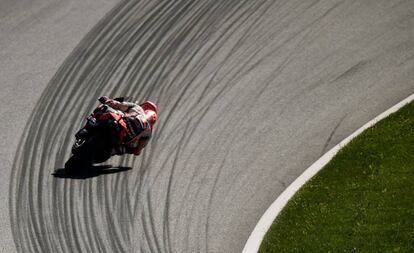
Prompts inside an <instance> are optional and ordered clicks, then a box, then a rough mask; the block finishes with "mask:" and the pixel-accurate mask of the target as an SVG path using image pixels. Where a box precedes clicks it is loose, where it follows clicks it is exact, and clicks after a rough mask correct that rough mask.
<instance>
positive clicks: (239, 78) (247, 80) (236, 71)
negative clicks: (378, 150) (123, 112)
mask: <svg viewBox="0 0 414 253" xmlns="http://www.w3.org/2000/svg"><path fill="white" fill-rule="evenodd" d="M357 7H358V6H352V5H351V7H350V6H349V5H346V4H345V1H339V0H338V1H333V2H332V1H310V2H303V1H299V0H294V1H266V0H258V1H249V0H230V1H218V0H206V1H191V0H178V1H149V0H142V1H124V2H121V3H120V4H119V5H118V6H116V7H115V8H114V9H113V10H112V11H111V12H110V13H108V14H107V16H106V17H105V18H104V19H102V20H101V22H99V23H98V24H97V25H96V26H95V27H94V29H93V30H92V31H91V32H90V33H89V34H88V35H87V36H86V37H85V38H84V39H83V40H82V41H81V42H80V44H79V45H78V47H77V48H76V49H75V50H74V51H73V52H72V54H71V55H70V56H69V57H68V58H67V60H66V61H65V63H64V64H63V65H62V66H61V67H60V68H59V70H58V72H57V73H56V75H55V76H54V77H53V79H52V80H51V81H50V83H49V85H48V88H47V89H46V90H45V91H44V93H43V96H42V98H41V100H40V101H39V102H38V103H37V105H36V108H35V110H34V112H33V115H32V116H31V118H30V121H29V123H28V125H27V131H26V132H25V133H24V135H23V136H22V139H21V141H20V145H19V146H20V148H19V150H18V152H17V154H16V157H15V162H14V165H13V175H12V177H11V182H10V193H11V195H10V196H11V197H10V199H9V201H10V207H11V210H10V217H11V222H12V224H16V225H15V226H14V227H13V237H14V240H15V243H16V245H17V247H18V251H19V252H108V253H109V252H137V251H141V252H216V251H219V249H222V248H221V245H235V243H234V242H229V241H228V240H227V239H228V238H232V235H229V234H226V233H225V232H226V229H227V228H229V227H231V226H230V224H232V223H233V222H234V219H235V216H236V215H235V212H236V211H238V210H237V207H235V206H231V205H233V204H230V203H234V199H236V198H237V196H238V195H239V194H240V192H242V191H243V190H244V188H245V185H246V184H247V182H248V179H249V176H250V175H251V174H248V172H249V171H248V169H249V168H251V167H252V166H253V164H254V163H255V162H256V158H252V157H250V158H249V156H247V154H248V149H249V148H250V147H246V142H245V141H243V138H246V137H248V134H249V133H254V134H253V135H254V137H258V138H263V136H260V135H259V133H258V132H257V129H256V128H257V126H256V125H254V124H252V125H251V126H247V127H241V126H240V124H241V123H242V122H246V121H250V120H251V121H253V122H254V121H260V120H261V119H262V117H263V116H260V114H257V113H256V112H258V110H257V108H256V103H261V100H263V98H264V97H266V96H269V94H272V93H273V94H275V96H274V97H273V100H272V101H270V102H269V103H274V104H275V105H281V104H283V103H280V101H286V103H287V104H289V103H290V101H291V99H292V94H293V98H295V97H300V96H303V91H302V92H301V91H298V92H292V93H287V94H290V96H288V97H285V96H286V91H289V89H295V88H294V87H295V86H292V87H290V86H284V90H283V91H284V92H285V95H284V94H283V93H279V90H280V89H282V88H283V86H282V84H285V83H286V82H289V81H290V82H298V83H303V86H304V87H303V90H305V91H309V90H310V91H312V90H314V89H315V88H316V87H319V85H320V84H318V82H316V81H315V80H322V81H324V79H323V78H325V79H326V80H327V81H326V82H336V81H338V80H333V79H332V80H333V81H332V80H330V79H329V77H328V78H327V77H326V76H323V77H322V79H318V78H317V77H319V78H320V76H321V75H322V74H323V72H322V70H320V69H321V68H323V66H324V65H323V63H324V62H323V61H322V63H319V65H317V63H315V65H317V66H315V68H318V67H319V70H320V71H319V72H318V73H317V74H315V75H314V76H311V78H312V81H311V82H305V80H306V79H307V78H308V77H309V75H310V74H308V73H306V72H305V73H304V74H301V73H300V74H296V73H295V74H294V75H292V77H289V78H287V77H286V71H287V70H288V69H292V68H295V67H297V66H296V65H295V64H298V62H300V61H301V60H302V59H303V55H304V54H305V50H307V47H306V46H307V45H308V44H314V43H317V38H319V36H318V37H317V36H316V35H315V32H316V33H318V34H319V33H321V34H323V33H324V31H325V30H324V29H326V27H328V26H329V24H328V23H327V21H326V20H328V21H329V20H330V16H334V15H337V13H339V12H341V11H343V10H344V9H346V10H347V11H350V10H352V9H355V8H357ZM328 17H329V18H328ZM331 56H332V52H331ZM326 58H328V56H326ZM355 64H357V62H350V64H349V65H348V66H354V65H355ZM344 71H346V69H343V71H342V72H341V70H339V71H338V74H341V73H344ZM361 71H365V69H362V70H361ZM320 73H322V74H320ZM349 73H350V75H353V74H355V73H354V72H349ZM253 77H255V78H253ZM339 81H341V80H339ZM285 85H286V84H285ZM104 94H106V95H109V96H116V95H128V96H131V97H133V98H135V99H137V100H143V99H151V100H154V101H156V102H157V103H158V104H159V108H160V120H159V125H158V126H157V128H156V130H155V135H154V138H153V139H152V140H151V144H150V145H149V147H147V148H146V150H145V152H143V154H142V155H141V156H140V157H138V158H134V157H131V156H128V157H122V158H113V159H111V160H110V161H109V163H110V164H113V165H120V166H129V167H132V168H133V170H131V171H127V172H123V173H118V174H111V175H101V176H99V177H95V178H91V179H86V180H63V179H55V178H53V177H51V176H50V173H51V171H52V170H53V169H56V168H59V167H61V166H63V164H64V162H65V159H67V158H68V154H69V151H70V146H71V144H72V141H73V137H72V136H73V133H74V132H75V131H76V130H77V129H78V128H79V127H80V126H81V124H82V122H81V120H80V117H81V116H86V115H87V113H89V112H90V111H91V110H92V109H93V108H94V107H95V106H96V104H97V102H96V100H95V99H96V98H97V97H99V96H100V95H104ZM272 105H273V104H272ZM260 106H262V107H263V108H265V111H263V112H262V111H260V113H262V114H263V115H267V114H272V115H278V114H279V115H280V114H283V113H284V110H285V108H286V107H282V108H281V109H279V108H277V109H273V108H272V107H264V106H263V105H259V108H260ZM253 115H254V117H252V116H253ZM275 117H276V116H275ZM213 118H215V120H213ZM265 123H266V122H265ZM277 124H278V122H276V123H275V125H277ZM51 126H54V127H51ZM229 129H230V130H229ZM296 134H299V133H296ZM248 138H250V137H248ZM256 145H257V144H256ZM235 157H238V158H239V159H235ZM283 183H284V182H283V181H281V184H283ZM12 196H13V197H12ZM238 201H239V202H240V199H239V200H238ZM225 210H228V212H225ZM232 212H233V213H232ZM242 222H244V221H242ZM248 232H249V231H246V232H245V233H244V234H245V236H246V238H247V236H248ZM223 233H224V237H223V236H222V235H223ZM240 234H243V233H240V232H238V235H240ZM219 237H221V238H219ZM241 240H242V239H241ZM239 244H240V246H239V247H240V249H241V247H242V246H243V243H239ZM226 247H227V248H225V249H226V250H228V249H232V250H234V251H236V249H235V248H233V247H231V246H226Z"/></svg>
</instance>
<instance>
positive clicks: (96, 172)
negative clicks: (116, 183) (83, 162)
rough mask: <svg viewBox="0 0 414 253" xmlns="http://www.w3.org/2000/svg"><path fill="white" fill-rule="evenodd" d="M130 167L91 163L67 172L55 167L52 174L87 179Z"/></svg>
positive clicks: (59, 176)
mask: <svg viewBox="0 0 414 253" xmlns="http://www.w3.org/2000/svg"><path fill="white" fill-rule="evenodd" d="M131 169H132V168H131V167H122V166H118V167H112V165H92V166H90V167H87V168H82V169H81V170H77V171H71V172H70V173H68V172H67V171H66V170H65V168H58V169H56V170H55V171H54V172H53V173H52V175H53V176H54V177H56V178H70V179H88V178H92V177H97V176H100V175H107V174H114V173H120V172H123V171H128V170H131Z"/></svg>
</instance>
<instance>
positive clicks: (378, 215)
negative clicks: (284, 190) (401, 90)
mask: <svg viewBox="0 0 414 253" xmlns="http://www.w3.org/2000/svg"><path fill="white" fill-rule="evenodd" d="M259 252H262V253H264V252H414V103H410V104H408V105H406V106H405V107H403V108H402V109H400V110H399V111H398V112H396V113H394V114H391V115H390V116H389V117H387V118H386V119H384V120H382V121H380V122H379V123H377V124H376V125H375V126H373V127H371V128H369V129H367V130H366V131H365V132H363V133H362V134H361V135H359V136H358V137H356V138H355V139H354V140H352V141H351V142H350V143H349V144H348V145H346V146H345V147H344V148H343V149H341V150H340V151H339V152H338V154H337V155H336V156H335V157H334V158H333V159H332V160H331V161H330V162H329V163H328V164H327V165H326V166H325V167H324V168H323V169H322V170H321V171H320V172H319V173H318V174H317V175H316V176H315V177H314V178H312V179H311V180H310V181H309V182H308V183H306V184H305V185H304V186H303V187H302V188H301V189H300V190H299V191H298V192H297V193H296V194H295V195H294V197H293V198H292V199H291V200H290V201H289V202H288V204H287V205H286V207H285V208H284V209H283V210H282V212H281V213H280V215H279V216H278V217H277V218H276V220H275V221H274V222H273V224H272V226H271V228H270V230H269V231H268V232H267V234H266V236H265V238H264V240H263V242H262V245H261V247H260V250H259Z"/></svg>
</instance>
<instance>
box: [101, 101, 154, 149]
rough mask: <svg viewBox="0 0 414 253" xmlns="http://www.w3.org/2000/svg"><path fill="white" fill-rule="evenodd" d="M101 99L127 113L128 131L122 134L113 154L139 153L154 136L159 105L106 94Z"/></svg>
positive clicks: (125, 118) (104, 102)
mask: <svg viewBox="0 0 414 253" xmlns="http://www.w3.org/2000/svg"><path fill="white" fill-rule="evenodd" d="M99 101H100V102H101V103H103V104H105V105H108V106H109V107H111V108H113V109H115V110H119V111H122V112H123V113H124V114H125V117H124V120H125V123H126V126H127V131H126V132H124V133H122V134H121V135H122V136H123V139H122V144H121V145H118V146H116V147H114V148H113V150H112V151H111V154H112V155H123V154H125V153H127V154H134V155H139V154H140V153H141V151H142V149H143V148H144V147H145V146H146V145H147V144H148V142H149V140H150V138H151V136H152V129H153V127H154V124H155V122H156V121H157V118H158V108H157V105H156V104H154V103H153V102H151V101H146V102H144V103H142V104H140V105H138V104H136V103H132V102H119V101H116V100H113V99H110V98H108V97H106V96H103V97H100V98H99Z"/></svg>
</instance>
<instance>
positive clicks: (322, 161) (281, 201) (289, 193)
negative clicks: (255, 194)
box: [242, 94, 414, 253]
mask: <svg viewBox="0 0 414 253" xmlns="http://www.w3.org/2000/svg"><path fill="white" fill-rule="evenodd" d="M413 100H414V94H411V95H410V96H408V97H407V98H406V99H404V100H402V101H401V102H399V103H397V104H396V105H394V106H393V107H391V108H390V109H388V110H386V111H385V112H383V113H381V114H380V115H378V116H377V117H375V118H374V119H373V120H371V121H369V122H368V123H366V124H365V125H364V126H362V127H361V128H359V129H358V130H356V131H355V132H354V133H352V134H351V135H350V136H348V137H347V138H346V139H344V140H343V141H341V142H340V143H339V144H338V145H336V146H335V147H333V148H332V149H331V150H329V151H328V152H327V153H325V154H324V155H323V156H322V157H321V158H319V159H318V160H317V161H316V162H315V163H313V164H312V165H311V166H310V167H309V168H307V169H306V170H305V171H304V172H303V173H302V174H301V175H300V176H299V177H298V178H297V179H296V180H295V181H293V182H292V183H291V184H290V185H289V187H287V188H286V189H285V190H284V191H283V192H282V194H280V195H279V197H278V198H277V199H276V200H275V201H274V202H273V203H272V204H271V205H270V207H269V208H268V209H267V210H266V212H265V213H264V214H263V216H262V217H261V218H260V220H259V222H258V223H257V224H256V226H255V228H254V229H253V231H252V233H251V234H250V236H249V239H248V240H247V242H246V244H245V246H244V248H243V251H242V252H243V253H255V252H258V251H259V247H260V245H261V243H262V241H263V238H264V236H265V235H266V232H267V231H268V230H269V228H270V226H271V225H272V223H273V221H274V220H275V219H276V217H277V216H278V215H279V213H280V211H281V210H282V209H283V207H284V206H285V205H286V204H287V202H288V201H289V200H290V199H291V198H292V197H293V195H294V194H295V193H296V192H297V191H298V190H299V189H300V188H301V187H302V186H303V185H304V184H305V183H306V182H307V181H308V180H309V179H311V178H312V177H313V176H314V175H316V173H318V172H319V171H320V170H321V169H322V168H323V167H324V166H325V165H326V164H327V163H328V162H329V161H330V160H331V159H332V158H333V157H334V156H335V155H336V153H338V151H339V150H340V149H341V148H342V147H343V146H345V145H346V144H348V143H349V142H350V141H351V140H353V139H354V138H355V137H357V136H358V135H359V134H361V133H362V132H363V131H365V130H366V129H368V128H370V127H371V126H373V125H375V124H376V123H377V122H378V121H380V120H382V119H384V118H386V117H387V116H389V115H390V114H392V113H394V112H396V111H397V110H399V109H400V108H402V107H403V106H404V105H406V104H408V103H410V102H411V101H413Z"/></svg>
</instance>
